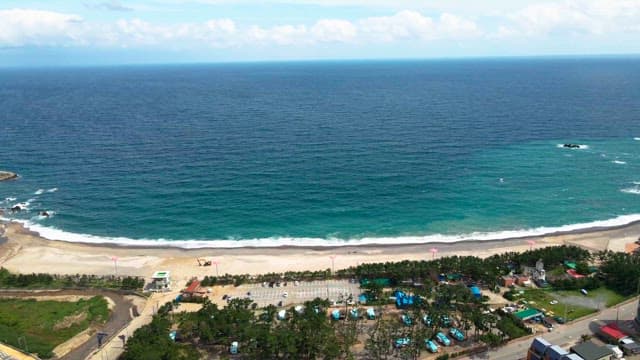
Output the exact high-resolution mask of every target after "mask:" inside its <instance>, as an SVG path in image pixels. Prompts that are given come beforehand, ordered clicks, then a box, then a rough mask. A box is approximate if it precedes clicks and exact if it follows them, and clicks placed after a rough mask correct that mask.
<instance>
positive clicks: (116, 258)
mask: <svg viewBox="0 0 640 360" xmlns="http://www.w3.org/2000/svg"><path fill="white" fill-rule="evenodd" d="M111 261H113V269H114V271H115V273H116V276H118V257H117V256H112V257H111Z"/></svg>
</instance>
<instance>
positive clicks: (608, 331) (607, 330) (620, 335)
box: [600, 324, 627, 340]
mask: <svg viewBox="0 0 640 360" xmlns="http://www.w3.org/2000/svg"><path fill="white" fill-rule="evenodd" d="M600 331H601V332H602V333H603V334H605V335H607V336H609V337H611V338H612V339H618V340H619V339H624V338H626V337H627V334H625V333H624V332H622V330H620V328H619V327H618V325H616V324H609V325H605V326H603V327H601V328H600Z"/></svg>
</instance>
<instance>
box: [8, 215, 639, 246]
mask: <svg viewBox="0 0 640 360" xmlns="http://www.w3.org/2000/svg"><path fill="white" fill-rule="evenodd" d="M2 215H3V214H2V212H1V211H0V224H19V226H20V227H22V230H21V231H22V232H29V233H30V234H31V235H33V236H38V237H41V238H43V239H46V240H50V241H62V242H67V243H70V244H83V245H86V246H95V247H106V248H129V249H181V250H189V251H191V250H194V251H195V250H230V249H288V248H294V249H311V250H335V249H340V248H351V247H353V248H384V247H396V246H419V245H429V244H430V245H432V246H442V245H449V244H457V243H469V244H472V243H491V242H501V241H511V240H536V239H541V238H545V237H555V236H565V235H580V234H588V233H593V232H601V231H610V230H617V229H623V228H626V227H631V226H635V225H638V224H640V214H629V215H620V216H617V217H615V218H611V219H607V220H596V221H591V222H587V223H576V224H569V225H562V226H558V227H544V226H543V227H537V228H530V229H521V230H502V231H501V230H499V231H495V232H473V233H467V234H464V233H461V234H458V235H444V234H431V235H414V236H411V235H403V236H397V237H389V236H380V237H369V238H362V239H326V238H294V237H273V238H262V239H239V240H228V239H220V240H202V239H193V240H167V239H157V240H154V239H130V238H125V237H102V236H95V235H90V234H79V233H69V232H66V231H63V230H58V229H55V228H47V227H44V226H41V225H40V224H37V223H36V224H33V223H31V224H30V223H29V221H25V220H14V219H8V218H5V217H3V216H2ZM34 228H35V229H34ZM40 229H42V230H44V231H46V233H47V234H46V235H42V233H41V231H39V230H40ZM71 237H73V239H71ZM389 239H392V240H393V241H389ZM296 240H297V242H296ZM1 243H2V234H1V233H0V244H1ZM257 244H259V245H257Z"/></svg>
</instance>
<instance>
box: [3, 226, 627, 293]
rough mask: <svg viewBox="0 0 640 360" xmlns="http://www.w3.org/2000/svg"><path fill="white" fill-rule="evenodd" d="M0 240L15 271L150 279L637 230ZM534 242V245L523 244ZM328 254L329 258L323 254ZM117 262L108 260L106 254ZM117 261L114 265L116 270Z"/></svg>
mask: <svg viewBox="0 0 640 360" xmlns="http://www.w3.org/2000/svg"><path fill="white" fill-rule="evenodd" d="M0 229H2V232H1V233H0V237H2V238H4V240H5V241H4V243H3V242H1V241H0V266H2V267H5V268H7V269H9V270H10V271H14V272H19V273H32V272H36V273H38V272H47V273H60V274H76V273H82V274H95V275H110V274H114V273H115V272H116V271H117V273H118V275H136V276H145V277H148V276H150V275H151V274H152V273H153V271H156V270H169V271H171V272H172V276H173V278H174V279H175V280H177V281H186V280H188V279H189V278H191V277H193V276H199V277H202V276H205V275H216V266H210V267H200V266H198V264H197V260H196V258H204V259H208V260H213V261H214V263H215V262H218V266H217V268H218V273H219V274H220V275H222V274H225V273H229V274H259V273H268V272H285V271H304V270H323V269H328V268H331V266H332V262H333V263H334V266H335V269H340V268H346V267H349V266H355V265H358V264H361V263H372V262H386V261H401V260H430V259H432V258H433V256H434V255H433V254H432V253H431V249H432V248H436V249H437V250H438V252H437V254H436V256H437V257H442V256H453V255H458V256H470V255H473V256H478V257H488V256H491V255H493V254H497V253H502V252H506V251H518V252H521V251H526V250H528V249H529V248H531V247H533V248H541V247H548V246H559V245H563V244H572V245H578V246H581V247H584V248H587V249H591V250H604V249H609V250H614V251H623V250H624V246H625V244H627V243H631V242H634V241H636V240H637V239H638V236H639V235H640V222H638V221H635V222H632V223H629V224H627V225H620V226H613V227H608V228H601V227H600V228H597V227H596V228H591V229H579V230H574V231H567V232H557V233H552V234H548V235H536V236H528V237H516V238H508V239H500V240H463V241H458V242H446V243H436V242H430V243H423V244H380V245H376V244H365V245H344V246H338V247H324V246H323V247H314V246H279V247H242V248H192V249H186V248H178V247H171V246H135V245H133V246H130V245H128V244H112V243H100V244H98V243H82V242H66V241H58V240H48V239H45V238H43V237H41V236H39V234H38V233H37V232H34V231H31V230H29V229H27V228H25V227H24V226H23V225H22V224H20V223H17V222H9V223H7V222H4V223H3V224H2V227H1V228H0ZM530 240H533V241H535V244H534V245H531V244H529V243H528V241H530ZM331 257H334V258H333V261H332V259H331ZM114 258H115V259H117V260H115V261H114V260H113V259H114ZM116 266H117V270H116Z"/></svg>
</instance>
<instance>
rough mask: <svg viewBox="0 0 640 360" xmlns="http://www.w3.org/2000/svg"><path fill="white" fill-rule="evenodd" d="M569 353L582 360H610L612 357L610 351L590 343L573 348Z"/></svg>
mask: <svg viewBox="0 0 640 360" xmlns="http://www.w3.org/2000/svg"><path fill="white" fill-rule="evenodd" d="M571 351H572V352H574V353H576V354H578V355H580V356H581V357H582V358H583V359H584V360H610V359H611V356H613V351H611V349H609V348H608V347H606V346H598V345H596V344H594V343H592V342H591V341H587V342H583V343H582V344H578V345H576V346H573V347H572V348H571Z"/></svg>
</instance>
